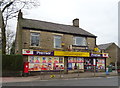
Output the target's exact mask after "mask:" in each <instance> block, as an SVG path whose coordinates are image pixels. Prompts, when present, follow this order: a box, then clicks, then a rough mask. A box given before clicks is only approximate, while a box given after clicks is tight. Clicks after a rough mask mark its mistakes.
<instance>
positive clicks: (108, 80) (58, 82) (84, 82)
mask: <svg viewBox="0 0 120 88" xmlns="http://www.w3.org/2000/svg"><path fill="white" fill-rule="evenodd" d="M118 81H119V80H118V77H117V76H113V77H96V78H71V79H54V80H35V81H30V82H14V83H3V84H2V85H3V86H118Z"/></svg>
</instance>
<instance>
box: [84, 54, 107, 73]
mask: <svg viewBox="0 0 120 88" xmlns="http://www.w3.org/2000/svg"><path fill="white" fill-rule="evenodd" d="M107 57H108V53H90V57H89V58H85V59H84V62H85V63H84V69H85V71H91V72H93V71H105V69H106V58H107Z"/></svg>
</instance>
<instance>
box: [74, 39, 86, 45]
mask: <svg viewBox="0 0 120 88" xmlns="http://www.w3.org/2000/svg"><path fill="white" fill-rule="evenodd" d="M74 45H76V46H87V41H86V38H85V37H74Z"/></svg>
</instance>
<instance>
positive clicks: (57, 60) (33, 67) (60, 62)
mask: <svg viewBox="0 0 120 88" xmlns="http://www.w3.org/2000/svg"><path fill="white" fill-rule="evenodd" d="M28 62H29V71H43V70H61V69H64V58H63V57H45V56H29V57H28Z"/></svg>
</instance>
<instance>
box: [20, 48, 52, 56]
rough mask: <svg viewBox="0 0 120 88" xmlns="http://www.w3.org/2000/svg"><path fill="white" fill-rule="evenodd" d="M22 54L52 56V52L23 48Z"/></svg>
mask: <svg viewBox="0 0 120 88" xmlns="http://www.w3.org/2000/svg"><path fill="white" fill-rule="evenodd" d="M22 54H23V55H41V56H53V55H54V52H41V51H35V50H31V49H23V50H22Z"/></svg>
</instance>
